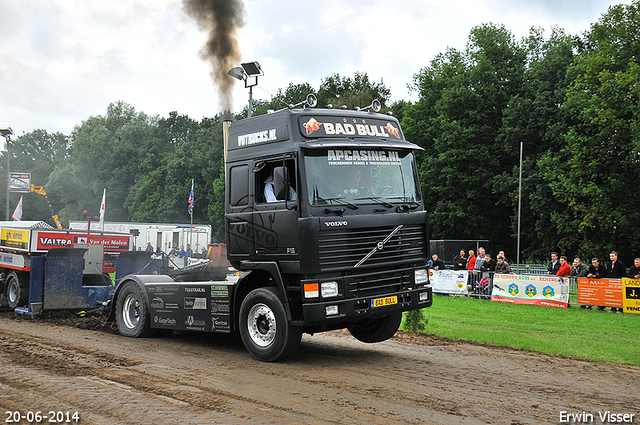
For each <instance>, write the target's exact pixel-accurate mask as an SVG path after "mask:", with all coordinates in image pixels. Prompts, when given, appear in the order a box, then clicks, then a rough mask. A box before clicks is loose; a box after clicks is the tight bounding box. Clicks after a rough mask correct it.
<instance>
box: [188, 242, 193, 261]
mask: <svg viewBox="0 0 640 425" xmlns="http://www.w3.org/2000/svg"><path fill="white" fill-rule="evenodd" d="M187 257H189V258H191V257H193V250H192V249H191V245H190V244H187Z"/></svg>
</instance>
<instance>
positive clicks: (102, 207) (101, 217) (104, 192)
mask: <svg viewBox="0 0 640 425" xmlns="http://www.w3.org/2000/svg"><path fill="white" fill-rule="evenodd" d="M106 198H107V189H106V188H105V189H104V191H103V192H102V203H101V204H100V222H99V224H98V227H99V228H100V231H101V232H103V231H104V203H105V201H106Z"/></svg>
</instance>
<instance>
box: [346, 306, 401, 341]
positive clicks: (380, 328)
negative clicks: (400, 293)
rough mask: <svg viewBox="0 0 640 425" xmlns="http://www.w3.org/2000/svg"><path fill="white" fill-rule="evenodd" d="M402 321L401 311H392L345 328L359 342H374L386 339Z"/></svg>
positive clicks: (394, 332)
mask: <svg viewBox="0 0 640 425" xmlns="http://www.w3.org/2000/svg"><path fill="white" fill-rule="evenodd" d="M400 323H402V313H392V314H389V315H387V316H383V317H376V318H373V319H365V320H362V321H360V322H357V323H355V324H353V325H351V326H349V327H347V329H348V330H349V333H351V335H352V336H353V337H354V338H355V339H357V340H358V341H360V342H366V343H374V342H382V341H386V340H388V339H389V338H391V337H392V336H394V335H395V334H396V332H397V331H398V328H400Z"/></svg>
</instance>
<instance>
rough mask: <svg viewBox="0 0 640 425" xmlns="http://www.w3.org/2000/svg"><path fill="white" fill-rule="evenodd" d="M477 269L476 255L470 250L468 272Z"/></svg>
mask: <svg viewBox="0 0 640 425" xmlns="http://www.w3.org/2000/svg"><path fill="white" fill-rule="evenodd" d="M475 267H476V253H475V252H474V251H473V249H470V250H469V259H468V260H467V270H473V269H475Z"/></svg>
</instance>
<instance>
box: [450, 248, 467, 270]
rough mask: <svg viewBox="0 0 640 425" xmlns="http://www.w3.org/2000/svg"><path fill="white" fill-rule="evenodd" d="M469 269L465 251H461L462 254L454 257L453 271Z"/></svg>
mask: <svg viewBox="0 0 640 425" xmlns="http://www.w3.org/2000/svg"><path fill="white" fill-rule="evenodd" d="M466 269H467V257H466V255H465V252H464V249H461V250H460V254H458V255H456V256H455V257H453V270H466Z"/></svg>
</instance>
